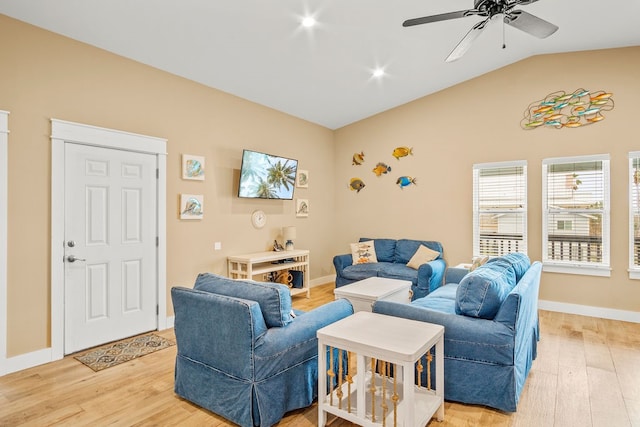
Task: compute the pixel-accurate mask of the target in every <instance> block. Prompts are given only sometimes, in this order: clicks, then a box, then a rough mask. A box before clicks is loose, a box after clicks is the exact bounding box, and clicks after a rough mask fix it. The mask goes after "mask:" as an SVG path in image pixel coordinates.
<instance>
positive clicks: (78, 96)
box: [0, 15, 335, 356]
mask: <svg viewBox="0 0 640 427" xmlns="http://www.w3.org/2000/svg"><path fill="white" fill-rule="evenodd" d="M0 39H1V40H3V46H2V67H0V109H2V110H7V111H10V113H11V114H10V116H9V129H10V132H11V133H10V135H9V203H8V221H9V231H8V234H9V242H8V264H9V266H8V280H7V282H8V284H7V287H8V337H7V347H8V348H7V350H8V356H15V355H20V354H25V353H29V352H32V351H35V350H39V349H43V348H46V347H48V346H49V345H50V333H49V330H50V274H49V269H50V261H49V258H50V239H49V235H50V225H49V221H50V185H51V180H50V174H51V166H50V164H51V149H50V139H49V136H50V134H51V130H50V129H51V125H50V119H51V118H57V119H62V120H68V121H73V122H80V123H87V124H91V125H96V126H101V127H107V128H113V129H119V130H124V131H128V132H134V133H141V134H146V135H151V136H157V137H162V138H167V139H168V148H167V151H168V156H167V201H168V205H167V238H168V244H167V252H168V253H167V262H168V265H167V298H169V289H170V287H171V286H174V285H177V284H183V285H187V286H189V285H191V284H192V283H193V280H194V278H195V276H196V275H197V273H199V272H202V271H212V272H216V273H220V274H226V261H225V260H226V257H227V256H228V255H231V254H238V253H245V252H251V251H261V250H266V249H268V248H269V246H270V245H271V244H272V242H273V240H274V239H275V238H276V237H278V235H279V233H280V228H281V227H282V226H284V225H296V226H297V227H298V233H297V234H298V238H297V239H296V241H295V244H296V246H297V247H299V248H309V249H310V250H311V254H312V265H311V277H312V279H313V278H318V277H322V276H326V275H330V274H331V273H332V271H333V267H332V264H331V256H332V255H333V249H332V248H331V247H330V246H331V240H330V239H327V238H326V236H329V235H332V234H333V230H334V229H335V226H334V219H335V216H334V198H333V194H332V192H331V190H332V189H333V175H334V171H333V158H334V154H333V132H332V131H330V130H328V129H326V128H323V127H321V126H317V125H314V124H311V123H309V122H305V121H302V120H299V119H296V118H294V117H291V116H288V115H285V114H282V113H279V112H276V111H274V110H272V109H269V108H266V107H263V106H260V105H257V104H254V103H251V102H248V101H246V100H243V99H240V98H237V97H234V96H231V95H229V94H226V93H223V92H220V91H217V90H213V89H209V88H206V87H204V86H201V85H198V84H196V83H193V82H191V81H188V80H185V79H182V78H178V77H176V76H173V75H171V74H168V73H164V72H161V71H158V70H155V69H152V68H150V67H147V66H144V65H142V64H139V63H136V62H133V61H130V60H127V59H124V58H122V57H118V56H116V55H113V54H110V53H108V52H105V51H102V50H99V49H96V48H93V47H90V46H87V45H84V44H81V43H78V42H75V41H72V40H69V39H67V38H64V37H61V36H58V35H54V34H52V33H49V32H46V31H43V30H40V29H37V28H35V27H32V26H29V25H25V24H23V23H21V22H18V21H15V20H12V19H9V18H7V17H6V16H3V15H0ZM242 148H250V149H256V150H262V151H267V152H270V153H274V154H279V155H283V156H288V157H293V158H296V159H298V160H299V162H300V163H299V167H300V168H302V169H307V170H310V171H311V174H310V177H311V182H310V186H309V188H308V189H297V190H296V196H298V197H303V198H308V199H309V200H310V207H311V214H310V216H309V217H308V218H296V217H295V214H294V202H293V201H265V200H258V201H251V200H245V199H238V198H237V197H236V195H235V194H236V191H237V182H236V181H237V178H238V175H239V168H240V159H241V155H242ZM183 153H187V154H195V155H202V156H205V157H206V167H207V172H206V173H207V175H206V180H205V181H204V182H197V181H184V180H182V179H181V178H180V176H181V175H180V159H181V155H182V154H183ZM180 193H194V194H203V195H204V200H205V215H204V219H203V220H202V221H180V220H179V219H178V201H179V194H180ZM259 208H260V209H263V210H264V211H265V212H266V213H267V214H268V222H267V225H266V226H265V227H264V228H263V229H261V230H256V229H254V228H253V227H252V226H251V222H250V216H251V212H253V211H254V210H255V209H259ZM280 240H281V239H280ZM217 241H219V242H222V250H221V251H214V249H213V245H214V242H217ZM1 303H3V304H4V301H2V302H1ZM167 305H168V307H169V308H168V310H169V313H168V314H169V315H171V314H172V308H171V303H170V300H168V304H167Z"/></svg>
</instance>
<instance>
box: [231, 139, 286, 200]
mask: <svg viewBox="0 0 640 427" xmlns="http://www.w3.org/2000/svg"><path fill="white" fill-rule="evenodd" d="M297 169H298V161H297V160H295V159H288V158H286V157H281V156H274V155H272V154H266V153H260V152H258V151H251V150H243V152H242V166H241V168H240V182H239V184H238V197H243V198H250V199H282V200H291V199H293V189H294V188H295V182H296V172H297Z"/></svg>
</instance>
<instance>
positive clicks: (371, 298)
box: [333, 277, 411, 312]
mask: <svg viewBox="0 0 640 427" xmlns="http://www.w3.org/2000/svg"><path fill="white" fill-rule="evenodd" d="M333 294H334V295H335V298H336V299H338V298H346V299H348V300H349V302H351V305H353V311H355V312H358V311H371V308H372V307H373V304H374V303H375V302H376V301H378V300H387V301H395V302H402V303H407V304H408V303H410V302H411V281H409V280H398V279H387V278H384V277H369V278H367V279H364V280H360V281H358V282H354V283H351V284H349V285H345V286H341V287H339V288H336V289H335V290H334V291H333Z"/></svg>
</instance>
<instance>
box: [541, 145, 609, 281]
mask: <svg viewBox="0 0 640 427" xmlns="http://www.w3.org/2000/svg"><path fill="white" fill-rule="evenodd" d="M593 161H601V162H602V173H603V179H604V183H603V188H604V195H603V204H604V206H603V208H602V262H600V263H594V262H580V261H560V260H552V259H549V253H548V249H549V230H548V224H549V221H548V218H549V206H548V197H547V191H548V189H547V173H548V169H549V165H554V164H568V163H583V162H593ZM610 182H611V177H610V156H609V155H608V154H598V155H590V156H574V157H554V158H548V159H544V160H543V161H542V265H543V270H544V271H548V272H552V273H567V274H580V275H588V276H603V277H610V276H611V187H610Z"/></svg>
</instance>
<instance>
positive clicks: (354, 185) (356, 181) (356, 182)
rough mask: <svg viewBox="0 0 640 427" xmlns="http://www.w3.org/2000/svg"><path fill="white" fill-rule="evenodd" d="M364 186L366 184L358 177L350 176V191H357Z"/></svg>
mask: <svg viewBox="0 0 640 427" xmlns="http://www.w3.org/2000/svg"><path fill="white" fill-rule="evenodd" d="M364 187H366V185H365V183H364V181H363V180H361V179H360V178H351V181H349V188H350V189H351V191H355V192H356V193H359V192H360V190H362V189H363V188H364Z"/></svg>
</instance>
